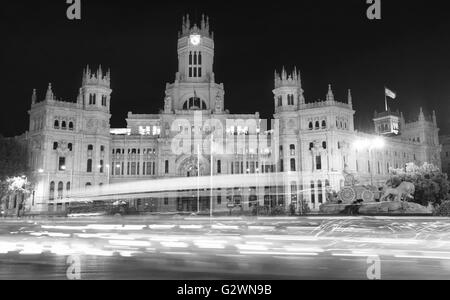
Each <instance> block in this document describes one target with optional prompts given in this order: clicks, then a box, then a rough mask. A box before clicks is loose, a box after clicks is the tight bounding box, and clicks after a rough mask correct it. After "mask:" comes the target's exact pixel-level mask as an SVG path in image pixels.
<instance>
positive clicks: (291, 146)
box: [289, 144, 295, 156]
mask: <svg viewBox="0 0 450 300" xmlns="http://www.w3.org/2000/svg"><path fill="white" fill-rule="evenodd" d="M289 148H290V150H291V156H295V145H294V144H292V145H290V146H289Z"/></svg>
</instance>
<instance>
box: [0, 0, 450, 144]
mask: <svg viewBox="0 0 450 300" xmlns="http://www.w3.org/2000/svg"><path fill="white" fill-rule="evenodd" d="M154 2H155V3H154ZM67 7H68V5H67V4H66V1H65V0H52V1H42V0H41V1H29V3H28V2H27V1H8V3H4V2H2V4H1V8H0V34H1V35H0V37H1V41H0V51H1V55H0V59H1V60H0V67H1V72H0V74H1V75H0V76H1V78H0V99H1V104H2V105H1V109H0V134H3V135H5V136H14V135H18V134H21V133H23V132H25V131H26V130H27V128H28V114H27V111H28V109H29V107H30V103H31V93H32V89H33V88H36V89H38V96H39V99H42V98H43V97H44V95H45V91H46V88H47V84H48V82H52V84H53V87H54V88H53V91H54V92H55V94H56V96H57V97H58V98H63V99H65V100H70V101H75V99H76V96H77V93H78V89H79V87H80V84H81V76H82V70H83V68H84V67H85V66H86V65H87V64H89V65H90V66H91V67H97V66H98V65H99V64H101V65H102V66H104V68H108V67H109V68H111V70H112V88H113V90H114V92H113V98H112V104H111V105H112V107H111V110H112V115H113V118H112V127H123V126H125V125H126V124H125V118H126V114H127V112H128V111H133V112H134V113H157V112H158V111H159V109H160V108H162V107H163V97H164V90H165V84H166V83H167V82H173V81H174V78H175V72H176V71H177V52H176V50H177V49H176V45H177V34H178V31H179V30H180V29H181V22H182V16H183V15H184V14H186V13H190V15H191V20H192V21H194V18H196V20H198V21H199V20H200V17H201V14H202V13H205V14H207V15H209V17H210V23H211V28H212V30H213V31H214V33H215V47H216V50H215V74H216V80H217V81H218V82H220V83H221V82H223V83H224V84H225V92H226V95H225V106H226V108H227V109H229V110H230V111H231V112H232V113H253V112H255V111H259V112H260V113H261V115H262V116H263V117H264V118H271V117H272V114H273V95H272V89H273V73H274V70H275V69H278V70H280V69H281V67H282V66H283V65H284V66H286V67H287V68H289V69H291V68H293V66H297V67H298V68H300V70H301V72H302V79H303V89H304V90H305V96H306V99H307V101H309V102H310V101H313V100H317V99H319V98H320V99H324V98H325V95H326V93H327V85H328V84H329V83H331V84H332V85H333V89H334V92H335V96H336V98H337V99H338V100H343V101H346V95H347V89H348V88H351V89H352V91H353V101H354V106H355V109H356V111H357V117H356V126H357V128H358V129H360V130H366V129H367V128H369V126H371V121H370V120H371V118H372V116H373V112H374V111H375V110H378V111H382V110H383V109H384V89H383V87H384V85H387V86H388V87H390V88H391V89H393V90H395V91H396V92H397V93H398V95H399V98H398V100H396V101H391V102H390V104H391V107H392V108H393V109H394V110H396V109H400V110H401V111H403V112H404V113H405V116H406V117H407V120H408V119H415V118H417V115H418V112H419V107H420V106H423V107H424V110H425V112H426V113H427V114H428V113H429V114H431V111H432V110H433V109H436V110H437V115H438V121H439V126H440V127H441V129H442V132H445V133H449V132H450V121H449V118H448V115H449V112H450V102H449V99H450V17H449V13H448V11H447V10H446V5H445V2H444V1H406V0H404V1H403V0H395V1H393V0H389V1H387V0H382V20H379V21H370V20H368V19H367V17H366V10H367V7H368V5H367V4H366V1H365V0H345V1H336V0H334V1H331V0H330V1H317V0H316V1H312V0H311V1H301V0H297V1H273V2H270V3H265V2H263V1H260V2H256V1H255V2H250V1H226V2H225V1H194V2H193V1H183V2H174V1H172V0H171V1H164V2H162V3H159V4H158V3H156V1H132V0H130V1H120V0H119V1H95V0H89V1H87V0H82V20H81V21H69V20H68V19H67V18H66V9H67Z"/></svg>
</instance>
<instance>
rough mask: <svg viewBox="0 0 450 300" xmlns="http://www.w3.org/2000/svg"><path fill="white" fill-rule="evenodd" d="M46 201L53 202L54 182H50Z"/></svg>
mask: <svg viewBox="0 0 450 300" xmlns="http://www.w3.org/2000/svg"><path fill="white" fill-rule="evenodd" d="M48 199H49V200H50V201H51V200H55V182H54V181H52V182H50V191H49V195H48Z"/></svg>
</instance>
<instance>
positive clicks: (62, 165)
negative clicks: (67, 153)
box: [59, 157, 66, 171]
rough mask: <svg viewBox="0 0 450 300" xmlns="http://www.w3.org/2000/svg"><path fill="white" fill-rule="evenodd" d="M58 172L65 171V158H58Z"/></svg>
mask: <svg viewBox="0 0 450 300" xmlns="http://www.w3.org/2000/svg"><path fill="white" fill-rule="evenodd" d="M59 170H60V171H65V170H66V158H65V157H60V158H59Z"/></svg>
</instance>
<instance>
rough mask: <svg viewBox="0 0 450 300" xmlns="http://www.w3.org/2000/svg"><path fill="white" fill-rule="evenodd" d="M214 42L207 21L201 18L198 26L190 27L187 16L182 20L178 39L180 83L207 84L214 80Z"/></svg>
mask: <svg viewBox="0 0 450 300" xmlns="http://www.w3.org/2000/svg"><path fill="white" fill-rule="evenodd" d="M213 61H214V40H213V34H212V33H211V32H210V30H209V20H208V18H205V17H204V16H202V21H201V23H200V26H197V24H194V25H193V26H191V24H190V20H189V15H187V16H186V17H185V18H183V28H182V30H181V32H180V33H179V37H178V74H177V77H178V78H177V79H179V80H180V81H182V82H209V81H211V79H212V78H214V74H213Z"/></svg>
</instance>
